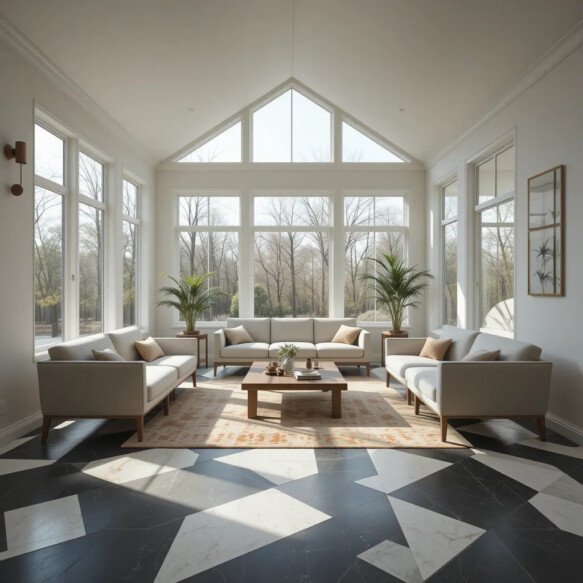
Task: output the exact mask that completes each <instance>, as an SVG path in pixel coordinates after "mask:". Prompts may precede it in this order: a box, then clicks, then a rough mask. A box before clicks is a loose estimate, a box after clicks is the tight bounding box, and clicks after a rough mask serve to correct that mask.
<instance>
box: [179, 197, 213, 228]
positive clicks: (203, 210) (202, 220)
mask: <svg viewBox="0 0 583 583" xmlns="http://www.w3.org/2000/svg"><path fill="white" fill-rule="evenodd" d="M178 204H179V211H178V212H179V225H181V226H185V227H196V226H197V225H199V226H208V224H209V217H208V213H209V207H208V197H206V196H181V197H179V199H178Z"/></svg>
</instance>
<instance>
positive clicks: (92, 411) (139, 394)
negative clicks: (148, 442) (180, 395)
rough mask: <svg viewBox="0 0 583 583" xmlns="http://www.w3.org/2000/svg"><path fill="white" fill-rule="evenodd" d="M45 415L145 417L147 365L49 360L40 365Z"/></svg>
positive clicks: (40, 382) (39, 379) (41, 392)
mask: <svg viewBox="0 0 583 583" xmlns="http://www.w3.org/2000/svg"><path fill="white" fill-rule="evenodd" d="M37 372H38V385H39V393H40V404H41V410H42V412H43V414H44V415H52V416H55V417H58V416H63V417H66V416H67V415H71V416H85V415H86V416H88V417H91V416H95V417H107V416H110V415H111V416H116V415H117V416H125V415H127V416H128V417H130V416H134V415H136V416H137V415H143V413H144V410H145V406H146V403H147V394H146V364H145V363H144V362H140V361H135V362H128V361H126V362H96V361H87V360H46V361H42V362H38V363H37Z"/></svg>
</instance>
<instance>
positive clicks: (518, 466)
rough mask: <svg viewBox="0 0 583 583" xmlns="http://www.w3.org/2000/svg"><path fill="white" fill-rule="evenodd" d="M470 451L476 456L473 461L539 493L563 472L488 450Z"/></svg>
mask: <svg viewBox="0 0 583 583" xmlns="http://www.w3.org/2000/svg"><path fill="white" fill-rule="evenodd" d="M472 451H473V452H474V453H475V454H476V455H474V456H473V457H472V459H473V460H475V461H477V462H480V463H482V464H484V465H485V466H488V467H489V468H492V469H493V470H496V471H497V472H500V473H501V474H504V475H505V476H508V477H509V478H512V479H513V480H516V481H517V482H520V483H521V484H524V485H525V486H528V487H529V488H532V489H533V490H537V491H539V492H540V491H541V490H544V489H545V488H546V487H547V486H550V485H551V484H552V483H553V482H556V481H557V480H558V479H559V478H561V477H562V476H563V472H561V471H560V470H558V469H557V468H555V467H554V466H550V465H548V464H543V463H541V462H535V461H532V460H527V459H524V458H520V457H516V456H512V455H506V454H501V453H497V452H493V451H488V450H480V449H474V450H472Z"/></svg>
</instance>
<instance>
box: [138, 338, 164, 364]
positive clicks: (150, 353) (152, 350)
mask: <svg viewBox="0 0 583 583" xmlns="http://www.w3.org/2000/svg"><path fill="white" fill-rule="evenodd" d="M134 346H135V347H136V350H137V351H138V352H139V353H140V356H141V357H142V358H143V359H144V360H145V361H146V362H152V361H153V360H156V359H157V358H160V357H161V356H164V351H163V350H162V349H161V348H160V345H159V344H158V343H157V342H156V341H155V340H154V339H153V338H152V337H151V336H150V337H149V338H146V339H145V340H139V341H137V342H134Z"/></svg>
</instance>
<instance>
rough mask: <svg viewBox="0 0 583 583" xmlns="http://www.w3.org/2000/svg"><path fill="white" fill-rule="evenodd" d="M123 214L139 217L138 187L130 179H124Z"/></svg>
mask: <svg viewBox="0 0 583 583" xmlns="http://www.w3.org/2000/svg"><path fill="white" fill-rule="evenodd" d="M122 212H123V214H124V215H126V216H128V217H134V218H137V217H138V187H137V186H136V185H135V184H134V183H133V182H130V181H129V180H124V181H123V210H122Z"/></svg>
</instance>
